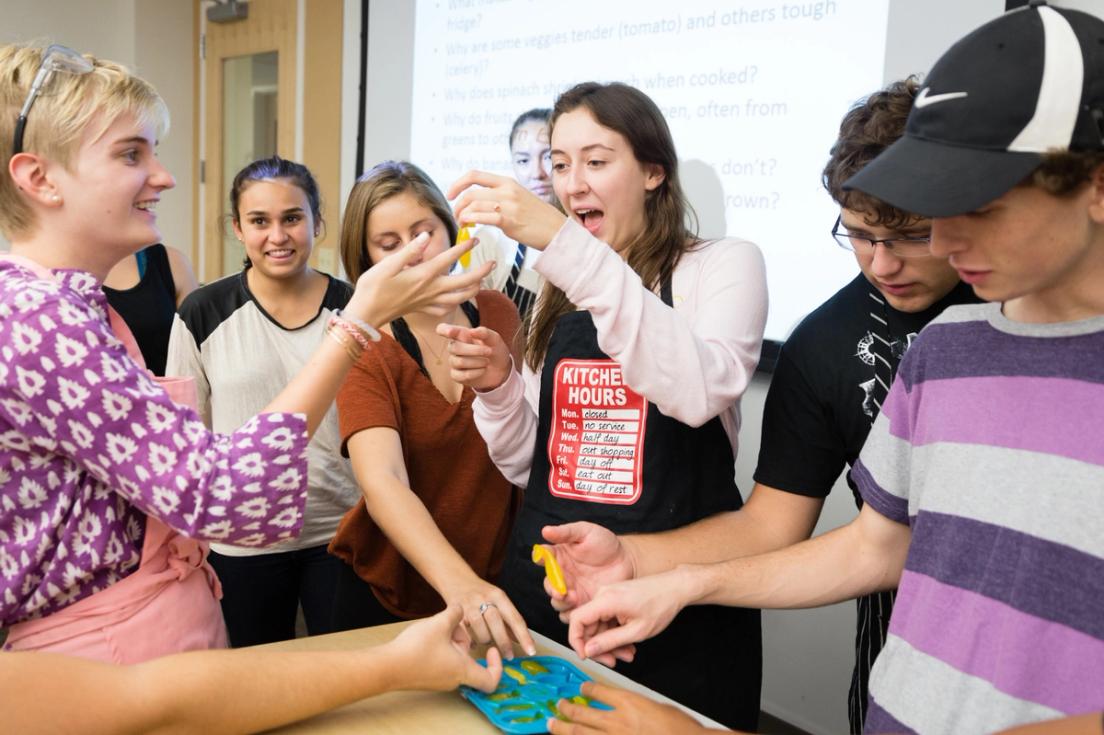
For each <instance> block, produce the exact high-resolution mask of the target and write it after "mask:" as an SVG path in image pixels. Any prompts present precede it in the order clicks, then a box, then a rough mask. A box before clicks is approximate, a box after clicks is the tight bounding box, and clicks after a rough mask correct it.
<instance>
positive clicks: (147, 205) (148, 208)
mask: <svg viewBox="0 0 1104 735" xmlns="http://www.w3.org/2000/svg"><path fill="white" fill-rule="evenodd" d="M134 208H135V209H138V210H141V211H143V212H148V213H149V214H157V200H156V199H149V200H147V201H144V202H137V203H136V204H135V205H134Z"/></svg>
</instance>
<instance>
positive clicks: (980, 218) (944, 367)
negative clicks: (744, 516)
mask: <svg viewBox="0 0 1104 735" xmlns="http://www.w3.org/2000/svg"><path fill="white" fill-rule="evenodd" d="M926 85H927V86H926V87H925V89H924V90H922V92H921V93H920V95H918V96H917V98H916V102H915V104H914V108H913V111H912V112H911V113H910V115H909V119H908V125H907V130H906V133H905V135H904V136H903V137H902V138H901V139H900V140H899V141H898V142H897V143H896V144H894V145H893V146H891V147H889V148H888V149H887V150H886V151H884V152H883V153H882V154H881V155H879V156H878V157H877V159H876V160H874V161H873V162H872V163H871V164H870V165H868V166H866V167H865V168H864V169H863V170H862V171H861V172H859V173H858V174H857V175H855V176H854V177H852V178H851V179H849V180H848V181H847V182H846V183H845V187H847V188H848V189H852V190H857V191H861V192H863V193H864V194H867V195H869V196H874V197H877V198H879V199H880V200H882V201H886V202H889V203H891V204H892V205H894V206H897V207H899V208H903V209H906V210H909V211H918V212H925V213H929V214H930V215H931V216H932V217H933V219H932V252H933V253H934V254H935V255H936V256H938V257H943V258H947V259H948V260H949V262H950V264H951V266H953V267H954V269H955V270H956V271H957V273H958V274H959V275H960V277H961V278H962V280H963V281H965V282H968V283H970V284H971V285H972V286H973V288H974V290H975V291H976V292H977V294H978V295H979V296H982V297H985V298H987V299H989V300H990V301H991V302H992V303H988V304H975V305H969V306H956V307H952V308H950V309H948V310H947V311H946V312H945V313H944V314H942V315H941V316H940V317H938V318H937V319H936V320H934V321H933V322H932V323H931V324H930V325H929V326H928V327H927V328H926V329H925V330H924V333H923V334H921V335H920V337H919V338H918V339H917V340H916V342H915V344H914V345H913V346H912V347H911V348H910V350H909V352H908V354H907V355H905V357H904V359H903V360H902V362H901V366H900V370H899V374H898V376H897V379H896V381H895V382H894V384H893V388H892V390H891V391H890V393H889V394H888V396H887V398H886V401H885V403H884V406H883V410H882V411H881V413H880V415H879V417H878V419H877V421H876V423H875V424H874V426H873V428H872V429H871V432H870V436H869V437H868V439H867V442H866V444H865V445H864V447H863V449H862V452H861V454H860V457H859V460H858V461H857V462H856V463H855V465H854V467H853V468H852V472H851V476H852V479H853V480H854V481H855V484H856V485H857V486H858V489H859V492H860V493H861V495H862V498H863V500H864V501H865V505H864V506H863V509H862V511H861V512H860V514H859V517H858V518H857V519H856V520H855V521H854V522H852V523H850V524H848V525H846V526H844V527H842V528H839V529H836V530H835V531H832V532H831V533H828V534H825V535H823V536H821V537H818V538H816V539H813V540H811V541H806V542H804V543H801V544H797V545H795V546H792V547H790V548H787V549H783V550H781V551H777V552H774V553H770V554H765V555H761V556H757V557H753V558H744V559H736V560H733V561H728V562H724V563H720V564H711V565H698V566H691V565H684V566H682V567H680V568H679V569H677V570H674V571H673V572H669V573H666V574H661V575H655V576H653V577H650V578H647V579H638V580H633V581H630V582H624V583H620V584H616V585H608V586H606V587H604V588H603V589H602V590H600V592H599V593H598V595H597V596H596V597H595V599H593V600H592V601H591V602H590V603H588V604H586V605H584V606H582V607H580V608H578V609H577V610H575V611H574V612H573V613H572V614H571V632H570V634H569V637H571V638H572V640H573V642H575V643H578V644H579V646H580V647H582V648H584V649H585V650H586V652H587V653H588V654H590V655H598V654H600V653H602V652H603V651H605V650H607V649H609V648H611V647H617V646H624V645H627V644H629V643H631V642H633V641H637V640H641V639H643V638H647V637H648V636H650V635H653V634H654V633H655V632H657V631H659V630H662V629H663V628H664V627H665V625H666V621H667V620H669V619H670V618H671V616H673V615H674V614H676V613H677V612H678V611H679V610H681V608H682V607H683V606H685V605H688V604H723V605H737V606H749V607H777V608H785V607H810V606H816V605H824V604H829V603H832V602H837V601H839V600H843V599H847V598H849V597H854V596H856V595H861V594H866V593H870V592H872V591H876V590H884V589H888V588H891V587H894V586H899V591H898V596H897V600H896V603H895V610H894V613H893V619H892V621H891V624H890V629H889V637H888V639H887V641H886V645H885V648H884V649H883V651H882V653H881V655H880V656H879V658H878V661H877V663H876V665H875V666H874V669H873V671H872V672H871V677H870V704H869V711H868V717H867V721H866V724H865V728H866V730H867V731H870V732H925V733H939V732H945V733H965V732H970V733H973V732H992V731H994V730H998V729H1000V728H1006V727H1010V726H1014V725H1019V724H1025V723H1041V722H1043V721H1050V720H1059V719H1061V718H1063V717H1071V718H1072V719H1069V720H1068V721H1063V722H1061V723H1051V724H1053V725H1054V726H1055V727H1056V728H1059V727H1061V728H1066V729H1055V730H1054V731H1055V732H1057V731H1061V732H1086V733H1087V732H1093V733H1100V732H1101V730H1100V727H1101V718H1100V711H1101V710H1102V709H1104V686H1102V682H1104V616H1102V615H1101V613H1100V602H1101V600H1102V599H1104V502H1101V501H1102V500H1104V496H1102V494H1101V488H1104V431H1102V429H1104V418H1102V417H1104V367H1102V366H1104V360H1102V359H1101V357H1102V356H1104V287H1102V286H1101V284H1102V283H1104V20H1101V19H1100V18H1096V17H1094V16H1091V15H1089V14H1087V13H1082V12H1078V11H1073V10H1064V9H1055V8H1051V7H1049V6H1047V5H1046V3H1045V2H1044V1H1043V0H1032V2H1031V3H1030V4H1029V5H1028V6H1027V7H1024V8H1021V9H1018V10H1014V11H1011V12H1009V13H1006V14H1005V15H1003V16H1001V17H1000V18H998V19H996V20H994V21H991V22H989V23H987V24H985V25H984V26H982V27H981V28H979V29H977V30H976V31H974V32H973V33H971V34H970V35H968V36H967V37H966V38H964V39H962V40H961V41H959V42H958V43H957V44H955V45H954V46H953V47H952V48H951V49H950V50H949V51H948V52H947V53H945V54H944V55H943V57H942V58H941V59H940V60H939V61H938V62H937V63H936V65H935V67H934V68H933V69H932V71H931V74H930V75H929V76H928V78H927V80H926ZM602 625H606V626H616V627H614V628H613V629H612V630H605V631H604V632H601V633H598V634H597V635H594V632H595V631H596V630H600V629H601V627H600V626H602ZM571 713H572V711H568V712H566V713H565V714H567V715H568V716H571Z"/></svg>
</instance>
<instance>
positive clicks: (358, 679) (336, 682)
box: [129, 645, 406, 734]
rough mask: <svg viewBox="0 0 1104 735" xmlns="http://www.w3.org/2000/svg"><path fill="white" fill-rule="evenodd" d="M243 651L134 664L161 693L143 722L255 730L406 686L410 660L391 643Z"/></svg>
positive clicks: (171, 727)
mask: <svg viewBox="0 0 1104 735" xmlns="http://www.w3.org/2000/svg"><path fill="white" fill-rule="evenodd" d="M243 653H245V652H243V651H233V652H231V651H213V652H206V653H196V654H182V655H180V656H174V657H171V658H168V659H161V660H157V661H152V662H150V663H148V664H142V665H141V666H137V667H134V668H133V670H132V671H130V672H129V673H130V674H131V681H132V682H133V687H134V689H136V690H138V691H141V689H142V687H143V684H142V682H147V684H146V686H149V685H151V684H152V686H153V688H154V690H155V691H154V696H155V697H156V698H157V699H158V700H159V701H157V706H156V707H155V708H151V712H153V713H155V718H154V720H153V721H152V723H151V724H152V725H153V727H150V728H141V729H142V730H143V731H146V730H150V731H153V732H173V733H175V732H195V733H204V734H207V733H247V732H257V731H260V730H266V729H269V728H272V727H276V726H278V725H281V724H284V723H288V722H294V721H296V720H300V719H303V718H305V717H309V716H311V715H314V714H316V713H319V712H324V711H326V710H329V709H332V708H334V707H340V706H342V705H344V704H348V703H350V702H355V701H357V700H360V699H363V698H365V697H371V696H374V695H376V694H381V693H383V692H387V691H391V690H394V689H400V688H402V687H403V686H406V684H405V683H404V682H403V680H402V679H401V676H402V674H403V670H404V668H405V667H404V666H401V665H400V662H398V661H397V660H396V657H394V656H393V655H392V652H391V650H390V649H389V647H388V646H386V645H385V646H380V647H377V648H374V649H371V650H367V651H364V650H362V651H334V652H285V653H277V652H268V651H249V652H248V653H247V654H246V655H241V654H243ZM146 667H149V668H146ZM157 682H163V684H158V683H157ZM181 689H184V691H183V692H182V691H180V690H181ZM174 690H175V691H174ZM244 702H247V703H248V706H243V703H244ZM157 713H160V714H159V715H157Z"/></svg>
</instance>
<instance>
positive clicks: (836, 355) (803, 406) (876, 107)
mask: <svg viewBox="0 0 1104 735" xmlns="http://www.w3.org/2000/svg"><path fill="white" fill-rule="evenodd" d="M918 89H919V85H918V83H917V81H916V79H915V78H910V79H906V80H903V81H898V82H894V83H893V84H890V85H889V86H887V87H886V88H885V89H882V90H879V91H877V92H875V93H874V94H872V95H870V96H869V97H867V98H866V99H864V100H862V101H861V102H859V103H857V104H856V105H855V106H854V107H852V108H851V110H849V111H848V113H847V114H846V115H845V116H844V118H843V120H842V121H841V123H840V130H839V137H838V138H837V140H836V142H835V144H834V145H833V146H832V151H831V157H830V158H829V160H828V163H827V165H826V166H825V167H824V174H823V181H824V186H825V188H826V189H827V190H828V193H829V194H830V195H831V196H832V198H833V200H835V202H836V203H837V204H838V205H839V206H840V216H839V219H838V220H837V221H836V223H835V226H834V227H833V228H832V237H833V238H834V239H835V241H836V244H838V245H839V246H840V247H841V248H843V249H845V250H848V251H852V252H853V254H854V257H855V260H856V263H857V265H858V266H859V270H860V271H861V272H860V273H859V274H858V275H857V276H855V278H854V279H853V280H852V281H851V282H850V283H848V284H847V285H846V286H844V287H843V288H842V289H840V290H839V291H838V292H837V293H836V294H835V295H834V296H832V298H830V299H829V300H828V301H826V302H825V303H824V304H822V305H821V306H820V307H818V308H817V309H816V310H815V311H813V312H812V313H811V314H809V315H808V316H807V317H806V318H805V319H804V320H802V322H801V324H799V325H798V326H797V328H796V329H795V330H794V332H793V334H791V335H790V337H789V338H788V339H787V340H786V343H785V345H784V346H783V347H782V351H781V353H780V355H779V357H778V363H777V365H776V367H775V372H774V377H773V379H772V380H771V385H770V391H769V392H768V394H767V401H766V406H765V408H764V412H763V430H762V442H761V444H760V450H759V463H758V466H757V467H756V470H755V486H754V488H753V489H752V492H751V495H750V497H749V500H748V502H747V504H746V505H745V506H744V507H743V508H741V509H740V510H738V511H733V512H731V513H725V514H721V515H718V516H714V517H712V518H710V519H707V520H705V521H700V522H698V523H695V524H692V525H690V526H686V527H684V528H682V529H679V530H676V531H671V532H668V533H664V534H649V535H637V536H630V537H627V538H626V539H625V540H624V543H623V544H621V543H619V540H618V539H617V538H615V537H614V536H613V535H612V534H611V533H610V532H609V531H606V530H605V529H603V528H599V527H596V526H594V525H593V524H571V525H569V526H563V527H560V528H558V529H554V530H552V531H551V532H550V534H549V540H555V541H558V542H559V543H560V544H562V545H561V546H558V547H557V550H558V552H559V553H560V554H561V555H563V556H565V557H570V558H571V561H572V562H574V564H573V565H572V566H573V568H574V569H575V570H579V569H580V565H585V564H588V563H591V564H593V566H591V567H590V568H589V569H588V570H587V573H586V574H581V575H577V576H575V577H574V579H573V580H572V582H573V585H572V586H573V587H574V588H575V590H576V594H575V595H574V596H573V597H572V599H571V600H570V603H571V604H577V602H579V601H580V600H581V599H586V596H585V595H586V592H585V591H586V590H587V588H588V587H595V586H597V584H598V582H599V581H601V582H605V583H608V582H610V581H614V580H615V576H614V575H616V574H617V572H618V570H626V569H633V570H635V571H636V573H637V574H638V575H640V576H644V575H647V574H655V573H658V572H663V571H667V570H669V569H671V568H672V567H673V566H674V565H676V564H679V563H704V562H710V561H720V560H724V559H731V558H735V557H738V556H750V555H753V554H762V553H765V552H767V551H773V550H775V549H779V548H782V547H784V546H789V545H791V544H796V543H798V542H800V541H804V540H805V539H807V538H809V536H811V535H812V533H813V528H814V527H815V526H816V522H817V519H818V517H819V515H820V511H821V508H822V507H823V505H824V499H825V498H826V497H827V496H828V493H829V492H830V491H831V490H832V486H833V485H834V484H835V481H836V479H837V478H838V477H839V476H840V473H841V472H843V471H844V470H845V469H846V468H847V467H849V466H850V465H852V464H854V462H855V460H856V459H858V456H859V450H860V449H861V448H862V445H863V442H864V441H866V435H867V433H868V432H869V431H870V426H871V423H872V422H873V421H874V419H875V418H876V416H877V415H878V411H879V410H880V408H881V404H882V401H883V400H884V399H885V396H886V393H887V392H888V391H889V386H890V384H891V383H892V382H893V375H894V373H895V371H896V368H897V364H898V362H899V361H900V358H901V356H902V355H903V354H904V352H905V349H906V348H907V347H908V345H909V344H910V343H911V342H912V340H913V339H915V338H916V335H917V333H918V332H919V331H920V330H921V329H922V328H923V327H924V326H925V325H926V324H927V323H928V322H930V321H931V320H932V319H934V318H935V317H936V316H938V315H939V314H941V313H942V312H943V310H944V309H946V308H947V307H948V306H951V305H953V304H963V303H976V302H977V301H978V299H977V297H975V296H974V293H973V290H972V289H971V288H970V287H969V286H968V285H966V284H963V283H962V282H961V281H960V280H959V278H958V274H957V273H956V272H955V270H954V268H952V267H951V266H950V265H949V264H948V263H947V261H946V260H944V259H942V258H935V257H933V256H932V254H931V249H930V247H929V234H930V231H931V221H930V220H928V219H925V218H922V217H917V216H916V215H912V214H909V213H908V212H904V211H901V210H900V209H897V208H896V207H893V206H890V205H887V204H885V203H883V202H880V201H878V200H877V199H874V198H873V197H870V196H867V195H865V194H863V193H862V192H857V191H846V190H844V188H843V184H844V182H845V181H846V180H847V179H849V178H850V177H851V176H852V175H854V174H855V173H857V172H858V171H859V170H861V169H862V168H863V167H864V166H865V165H866V164H868V163H869V162H870V161H871V160H873V158H874V157H875V156H876V155H878V153H880V152H881V151H882V150H884V149H885V148H886V147H887V146H889V145H890V144H892V143H893V142H895V141H896V140H897V139H899V138H900V137H901V135H902V134H903V133H904V131H905V121H906V119H907V118H908V114H909V110H910V109H911V108H912V102H913V99H914V98H915V97H916V94H917V91H918ZM826 239H827V238H826ZM846 479H847V483H848V485H849V486H850V487H851V490H852V492H853V493H854V494H855V499H856V502H857V504H858V505H859V506H860V507H861V505H862V500H861V499H860V498H859V495H858V491H857V489H856V487H855V484H854V482H852V481H851V478H850V476H849V475H848V476H847V478H846ZM604 546H613V547H615V548H617V552H618V553H608V552H607V551H604V552H603V553H604V556H603V557H602V558H601V559H592V558H590V557H589V556H588V554H587V552H588V551H591V550H594V549H600V548H603V547H604ZM580 590H582V591H583V592H584V595H583V596H582V597H580V595H579V594H578V592H579V591H580ZM857 602H858V610H857V620H856V630H855V666H854V670H853V672H852V677H851V686H850V691H849V693H848V707H847V713H848V720H849V722H850V726H851V732H853V733H857V732H861V730H862V723H863V720H864V717H865V713H866V701H867V681H868V678H869V675H870V668H871V666H872V665H873V663H874V660H875V659H876V658H877V656H878V652H879V651H881V649H882V646H883V645H885V640H886V629H887V628H888V626H889V617H890V612H891V611H892V609H893V592H892V591H885V592H878V593H875V594H872V595H864V596H863V597H861V598H859V600H858V601H857Z"/></svg>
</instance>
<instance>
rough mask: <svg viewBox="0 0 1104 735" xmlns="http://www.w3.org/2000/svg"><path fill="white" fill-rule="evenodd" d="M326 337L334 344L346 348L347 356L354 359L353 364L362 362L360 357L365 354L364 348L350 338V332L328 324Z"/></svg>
mask: <svg viewBox="0 0 1104 735" xmlns="http://www.w3.org/2000/svg"><path fill="white" fill-rule="evenodd" d="M326 335H327V336H328V337H329V338H330V339H332V340H333V341H334V342H337V343H338V344H339V345H341V346H342V347H344V348H345V354H347V355H348V356H349V357H350V358H352V360H353V362H358V361H359V360H360V356H361V355H362V354H363V353H364V348H363V347H361V346H360V345H359V344H357V341H356V340H355V339H353V338H352V337H351V336H349V334H348V332H346V331H345V330H343V329H340V328H338V327H335V326H334V325H332V324H327V325H326Z"/></svg>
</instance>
